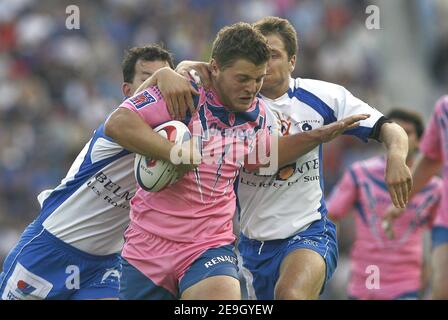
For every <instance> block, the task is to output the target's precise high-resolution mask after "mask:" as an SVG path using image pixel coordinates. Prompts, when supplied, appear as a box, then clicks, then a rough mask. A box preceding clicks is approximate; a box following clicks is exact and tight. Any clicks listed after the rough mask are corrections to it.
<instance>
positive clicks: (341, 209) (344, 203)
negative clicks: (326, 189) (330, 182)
mask: <svg viewBox="0 0 448 320" xmlns="http://www.w3.org/2000/svg"><path fill="white" fill-rule="evenodd" d="M357 194H358V192H357V185H356V176H355V173H354V171H353V168H350V169H348V170H346V171H345V173H344V175H343V176H342V179H341V180H339V182H338V184H337V185H336V186H335V187H334V189H333V191H332V192H331V195H330V197H329V200H328V202H327V209H328V214H329V216H330V218H335V219H340V218H343V217H344V216H346V215H347V214H348V213H350V210H351V209H352V208H353V205H354V203H355V201H356V198H357Z"/></svg>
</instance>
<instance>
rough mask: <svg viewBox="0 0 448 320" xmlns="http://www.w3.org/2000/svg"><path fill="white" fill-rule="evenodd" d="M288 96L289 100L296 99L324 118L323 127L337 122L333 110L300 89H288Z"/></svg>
mask: <svg viewBox="0 0 448 320" xmlns="http://www.w3.org/2000/svg"><path fill="white" fill-rule="evenodd" d="M288 95H289V97H290V98H292V97H296V98H297V100H299V101H301V102H303V103H306V104H307V105H309V106H310V107H311V108H313V109H314V110H316V111H317V112H318V113H319V114H320V115H321V116H322V117H323V118H324V125H325V124H329V123H332V122H335V121H337V119H336V117H335V115H334V110H333V109H331V108H330V107H329V106H328V105H327V104H326V103H325V102H323V101H322V100H321V99H319V98H318V97H317V96H315V95H314V94H312V93H311V92H309V91H307V90H305V89H302V88H294V90H292V89H291V88H290V89H289V90H288Z"/></svg>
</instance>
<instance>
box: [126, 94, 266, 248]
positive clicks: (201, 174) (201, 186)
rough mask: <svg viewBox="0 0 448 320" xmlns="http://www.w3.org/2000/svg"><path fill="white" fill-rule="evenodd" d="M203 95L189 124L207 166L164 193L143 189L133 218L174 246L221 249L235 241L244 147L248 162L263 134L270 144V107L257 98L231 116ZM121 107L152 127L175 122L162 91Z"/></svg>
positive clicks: (210, 96) (214, 99)
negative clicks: (184, 244) (201, 245)
mask: <svg viewBox="0 0 448 320" xmlns="http://www.w3.org/2000/svg"><path fill="white" fill-rule="evenodd" d="M199 90H200V96H199V103H198V110H197V112H195V113H194V115H193V116H191V115H190V116H187V119H186V120H185V121H184V123H186V124H187V126H188V127H189V129H190V131H191V132H192V134H193V135H194V136H195V135H196V136H197V137H200V139H199V140H200V141H201V143H200V145H201V148H202V149H201V152H202V154H203V161H202V162H201V164H200V165H199V166H198V168H197V169H196V170H194V171H191V172H189V173H187V174H186V175H185V176H184V177H183V178H182V179H180V180H179V181H177V182H176V183H174V184H173V185H171V186H168V187H167V188H165V189H163V190H162V191H160V192H153V193H151V192H146V191H144V190H143V189H141V188H138V189H137V192H136V195H135V196H134V198H133V199H132V200H131V213H130V217H131V224H132V225H133V226H137V227H138V228H140V229H141V230H143V231H145V232H147V233H150V234H154V235H157V236H159V237H162V238H165V239H168V240H171V241H176V242H189V243H192V242H195V243H204V247H206V246H220V245H225V244H230V243H232V242H233V241H234V240H235V237H234V235H233V229H232V218H233V215H234V212H235V207H236V197H235V193H234V190H233V184H234V181H235V179H236V177H237V176H238V173H239V169H240V167H241V165H242V160H244V159H241V157H238V155H241V152H240V151H241V148H243V158H244V156H245V155H247V154H248V152H249V151H250V150H251V148H252V147H253V146H254V141H258V140H260V141H261V139H259V137H260V136H261V135H263V139H265V140H263V141H267V139H268V134H267V130H263V129H264V128H265V126H266V124H265V122H266V121H265V106H264V103H263V102H262V101H261V100H260V99H258V98H256V99H255V100H254V102H253V104H252V105H251V107H250V108H249V109H248V111H246V112H230V111H228V110H227V109H226V108H225V107H224V106H223V105H222V103H221V102H220V101H219V100H218V97H217V95H216V94H215V93H214V92H213V91H204V89H203V88H200V89H199ZM120 107H123V108H127V109H129V110H132V111H134V112H136V113H137V114H139V115H140V116H141V117H142V118H143V119H144V120H145V121H146V122H147V123H148V124H149V125H150V126H151V127H153V128H154V127H156V126H157V125H159V124H161V123H164V122H167V121H169V120H172V119H171V117H170V115H169V113H168V111H167V108H166V104H165V101H164V100H163V98H162V96H161V94H160V91H159V90H158V88H157V87H152V88H148V89H146V90H145V91H143V92H142V93H140V94H139V95H137V96H135V97H133V98H130V99H128V100H126V101H125V102H124V103H123V104H122V105H121V106H120ZM224 138H225V139H224ZM229 141H230V143H229ZM242 142H243V143H242ZM237 149H238V151H237ZM205 155H206V156H205ZM205 157H206V158H205ZM211 157H213V159H215V160H214V161H211ZM126 250H127V248H126V246H125V250H124V252H126ZM133 256H134V255H133Z"/></svg>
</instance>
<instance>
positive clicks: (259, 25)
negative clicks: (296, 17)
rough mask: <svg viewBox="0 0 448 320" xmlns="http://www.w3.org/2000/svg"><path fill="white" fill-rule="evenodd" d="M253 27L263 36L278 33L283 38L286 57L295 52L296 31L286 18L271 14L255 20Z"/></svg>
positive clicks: (296, 47)
mask: <svg viewBox="0 0 448 320" xmlns="http://www.w3.org/2000/svg"><path fill="white" fill-rule="evenodd" d="M254 27H255V29H257V30H259V31H260V32H261V33H262V34H263V35H265V36H268V35H270V34H278V35H279V36H280V37H281V38H282V40H283V45H284V46H285V49H286V52H287V53H288V59H291V57H292V56H293V55H295V54H296V53H297V50H298V45H297V42H298V41H297V32H296V30H295V29H294V27H293V25H292V24H291V23H290V22H289V21H288V20H286V19H282V18H279V17H272V16H271V17H265V18H262V19H260V20H258V21H256V22H255V23H254Z"/></svg>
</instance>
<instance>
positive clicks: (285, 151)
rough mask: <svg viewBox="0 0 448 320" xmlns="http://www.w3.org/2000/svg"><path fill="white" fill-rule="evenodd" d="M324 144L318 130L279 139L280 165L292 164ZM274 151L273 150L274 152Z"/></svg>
mask: <svg viewBox="0 0 448 320" xmlns="http://www.w3.org/2000/svg"><path fill="white" fill-rule="evenodd" d="M321 143H322V137H321V135H320V133H319V131H318V130H311V131H306V132H301V133H296V134H293V135H290V136H280V137H278V165H279V167H283V166H284V165H286V164H288V163H291V162H293V161H295V160H297V159H298V158H300V157H301V156H303V155H305V154H307V153H308V152H310V151H311V150H313V149H314V148H316V147H317V146H318V145H320V144H321ZM272 151H273V150H271V152H272Z"/></svg>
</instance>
